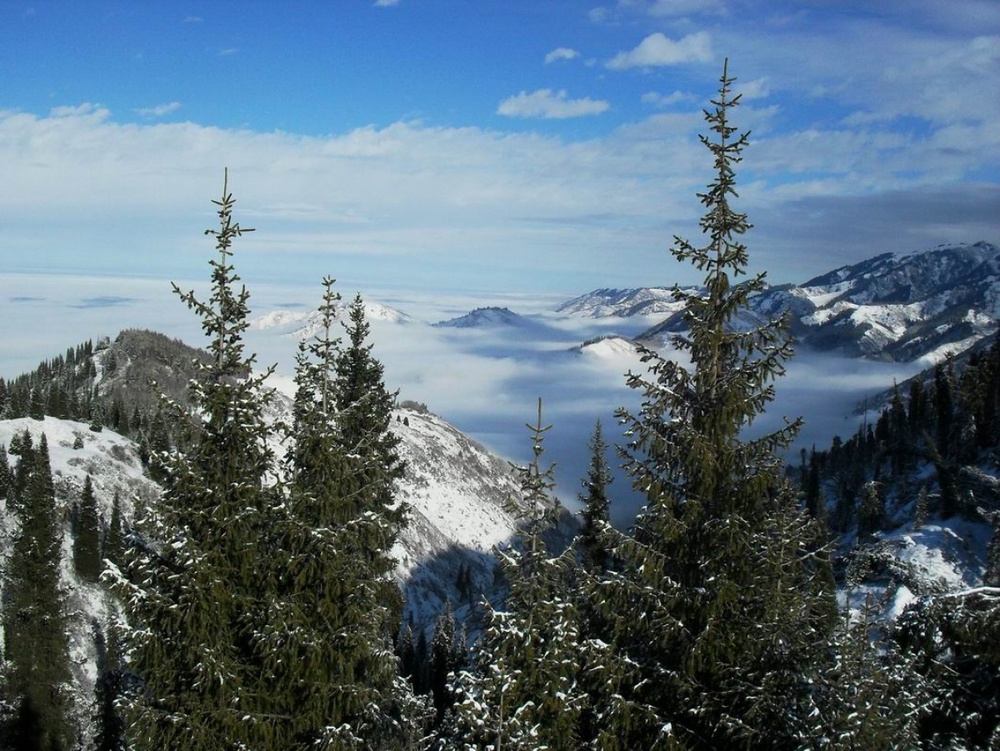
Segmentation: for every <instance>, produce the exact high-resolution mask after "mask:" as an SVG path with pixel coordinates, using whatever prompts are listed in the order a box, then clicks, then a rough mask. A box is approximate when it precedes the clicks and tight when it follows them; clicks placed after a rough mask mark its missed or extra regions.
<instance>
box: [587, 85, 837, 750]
mask: <svg viewBox="0 0 1000 751" xmlns="http://www.w3.org/2000/svg"><path fill="white" fill-rule="evenodd" d="M731 85H732V79H731V78H729V76H728V74H727V72H726V71H725V70H724V71H723V75H722V78H721V88H720V92H719V98H718V99H717V100H716V101H714V102H713V106H714V109H713V110H711V111H709V112H706V120H707V122H708V124H709V127H710V130H711V132H712V133H713V134H714V140H713V138H710V137H707V136H705V137H702V142H703V143H704V145H705V146H706V147H707V148H708V150H709V151H710V153H711V155H712V158H713V160H714V165H715V180H714V181H713V182H712V183H711V184H710V185H709V188H708V192H707V193H705V194H703V195H701V196H700V199H701V201H702V203H703V204H704V206H705V208H706V213H705V215H704V217H703V218H702V222H701V227H702V230H703V232H704V233H705V235H706V240H707V245H706V246H705V247H701V248H699V247H695V246H694V245H692V244H691V243H689V242H688V241H686V240H683V239H681V238H675V241H676V245H675V248H674V250H673V254H674V256H675V257H676V258H677V259H678V260H682V261H683V260H688V261H690V262H691V263H692V264H693V265H694V266H695V267H696V268H698V269H700V270H702V271H704V272H705V274H706V276H705V281H704V288H705V293H704V295H701V294H696V293H685V292H682V291H680V290H678V289H675V290H674V294H675V296H676V297H677V298H678V299H679V300H680V301H682V302H683V303H684V305H685V313H684V319H685V321H686V323H687V325H688V326H689V332H690V333H689V334H688V335H687V336H685V337H679V338H678V339H677V341H676V342H675V346H677V347H679V348H680V349H681V350H683V351H685V352H686V353H688V355H689V357H690V361H691V367H690V368H689V369H686V368H684V367H681V366H680V365H678V364H677V363H676V362H674V361H673V360H669V359H665V358H664V357H662V356H661V355H660V354H658V353H657V352H655V351H653V350H650V349H645V348H643V349H641V350H640V351H641V355H642V359H643V361H644V362H645V363H646V364H647V367H648V374H647V375H636V374H630V375H629V377H628V385H629V386H630V387H631V388H634V389H637V390H639V391H640V392H641V393H642V394H643V396H644V401H643V403H642V406H641V409H640V412H639V413H638V414H637V415H633V414H631V413H629V412H627V411H624V410H623V411H621V412H620V419H621V421H622V422H623V424H624V425H625V426H626V435H627V436H628V437H629V440H628V443H627V445H626V446H625V447H623V449H622V456H623V458H624V459H625V462H626V469H627V471H628V472H629V474H630V476H631V477H632V482H633V485H634V487H635V488H636V489H637V490H639V491H640V492H642V493H644V494H645V496H646V498H647V499H648V501H647V505H646V506H645V508H644V509H643V511H642V512H641V513H640V515H639V517H638V519H637V520H636V524H635V534H634V537H632V538H630V537H626V536H624V535H622V534H620V533H618V532H616V531H614V530H611V529H606V535H607V539H608V543H609V544H611V545H612V546H613V547H612V549H613V553H614V555H615V559H616V571H614V572H612V573H611V574H609V575H608V579H607V580H606V581H605V580H601V579H598V580H597V581H596V582H590V583H589V584H588V588H589V591H590V596H591V599H592V601H593V602H594V603H595V605H596V607H597V609H598V611H599V613H600V622H599V623H598V628H599V629H601V630H602V631H603V634H602V638H603V641H604V642H606V643H609V644H613V645H614V650H615V654H614V656H613V659H612V660H608V661H605V663H604V664H603V665H601V666H600V667H599V668H596V669H595V671H594V672H595V673H600V674H601V678H603V680H601V681H600V683H601V684H602V685H604V686H606V687H607V688H606V693H604V695H603V696H602V697H601V699H600V701H599V703H598V706H599V707H600V709H599V713H598V717H597V719H596V725H597V727H598V729H599V733H598V737H597V739H596V743H597V746H598V747H600V748H606V749H634V748H644V749H653V748H737V747H756V748H768V749H771V748H781V747H792V746H794V745H796V743H797V742H798V739H799V738H801V736H802V735H803V733H804V727H805V718H806V716H807V715H808V713H809V711H810V709H809V708H808V704H809V698H810V688H809V685H808V681H807V679H806V677H805V676H807V675H808V674H809V672H810V671H811V670H814V669H815V667H816V666H817V665H818V664H819V662H820V661H821V659H822V657H823V645H824V644H825V643H827V641H828V636H829V634H830V632H831V629H832V626H833V622H834V613H835V604H834V601H833V598H832V578H831V577H830V575H829V571H828V568H827V566H826V564H825V561H824V560H823V557H822V556H821V555H820V554H819V553H817V552H815V551H816V550H817V545H816V542H817V530H816V529H815V527H814V525H813V523H812V522H811V521H810V520H809V519H808V518H807V517H805V516H804V515H803V514H801V513H800V512H799V511H798V510H797V508H796V506H797V503H796V498H795V495H794V493H793V492H792V491H791V489H790V488H788V487H787V485H786V484H785V482H784V480H783V477H782V468H783V465H782V462H781V461H780V459H779V458H778V456H777V452H778V451H780V450H781V449H783V448H785V447H786V446H787V445H788V444H789V442H790V441H791V439H792V437H793V436H794V434H795V431H796V429H797V427H798V423H797V422H794V423H790V424H788V425H787V426H786V427H785V428H784V429H781V430H779V431H777V432H775V433H771V434H766V435H763V436H759V437H754V438H746V437H744V433H745V431H746V429H747V428H748V426H750V425H752V423H753V421H754V418H756V417H757V416H758V415H760V414H761V412H762V411H763V409H764V407H765V406H766V405H767V404H768V403H769V402H770V401H771V400H772V399H773V395H774V386H773V381H774V379H775V378H777V377H778V376H780V375H782V374H783V373H784V362H785V361H786V360H787V359H788V357H790V355H791V350H790V346H789V343H788V337H787V334H786V332H785V330H784V327H783V324H782V322H780V321H773V322H770V323H767V324H764V325H762V326H759V327H756V328H752V329H750V330H740V329H739V328H738V327H736V326H733V325H732V324H733V321H734V317H735V316H736V315H737V314H738V313H739V312H740V311H741V310H743V309H745V308H746V307H747V299H748V296H749V295H750V294H751V293H752V292H754V291H757V290H759V289H761V288H762V287H763V284H764V278H763V275H759V276H756V277H752V278H750V279H748V280H747V281H745V282H742V283H736V281H735V279H736V278H737V277H739V276H741V275H743V274H745V269H746V267H747V264H748V255H747V250H746V247H745V246H744V245H743V244H742V242H741V241H740V237H741V236H742V235H743V234H744V233H745V232H746V231H747V230H748V229H749V226H750V225H749V224H748V222H747V218H746V215H744V214H742V213H739V212H737V211H735V210H734V208H733V206H732V204H731V199H732V198H733V197H735V195H736V191H735V179H734V172H733V165H735V164H736V163H738V162H739V160H740V155H741V152H742V150H743V148H744V147H745V146H746V144H747V136H746V134H742V135H738V136H737V135H735V134H736V130H735V128H734V127H733V126H732V125H731V124H730V120H729V117H730V114H731V109H732V108H733V107H734V106H736V105H737V104H738V100H739V97H738V96H736V97H733V96H732V95H731Z"/></svg>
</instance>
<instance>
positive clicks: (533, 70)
mask: <svg viewBox="0 0 1000 751" xmlns="http://www.w3.org/2000/svg"><path fill="white" fill-rule="evenodd" d="M727 56H728V57H729V59H730V71H731V73H733V74H734V75H736V76H737V78H738V84H737V89H738V90H740V91H742V92H743V93H744V102H743V105H742V106H741V107H740V108H739V109H738V110H737V111H736V112H735V115H734V119H735V121H736V123H737V125H739V126H741V127H742V128H744V129H750V130H751V131H752V137H751V146H750V147H749V149H748V150H747V152H746V158H745V161H744V162H743V163H742V164H741V165H740V166H739V168H738V170H737V178H738V180H739V183H740V186H741V200H740V203H739V207H740V208H741V209H743V210H745V211H747V212H748V213H749V215H750V219H751V221H752V222H753V223H754V224H755V229H754V230H753V231H752V232H751V233H750V235H748V238H747V242H748V245H749V247H750V253H751V259H752V265H753V269H754V270H766V271H768V274H769V279H770V280H771V281H772V282H786V281H804V280H806V279H807V278H809V277H810V276H812V275H815V274H819V273H821V272H824V271H826V270H829V269H830V268H832V267H835V266H837V265H841V264H844V263H849V262H853V261H857V260H860V259H863V258H867V257H870V256H872V255H875V254H876V253H880V252H884V251H910V250H921V249H925V248H929V247H933V246H934V245H937V244H939V243H948V242H974V241H977V240H987V241H991V242H1000V125H998V123H1000V97H997V96H996V92H997V90H998V88H1000V87H998V83H1000V3H997V2H994V1H993V0H988V1H982V2H980V1H977V0H950V1H949V2H947V3H945V2H941V1H940V0H908V1H906V2H903V1H902V0H900V1H895V0H871V1H870V2H852V1H850V0H846V1H836V2H833V1H830V2H824V1H822V0H805V1H802V2H792V1H790V0H788V1H781V0H777V1H771V0H607V1H606V2H604V3H600V2H575V1H571V0H533V1H531V2H529V1H527V0H525V1H523V2H522V1H521V0H396V1H395V2H391V1H389V0H380V1H379V2H352V1H349V0H338V1H336V2H281V3H278V2H269V3H265V2H240V3H234V2H225V1H220V0H216V1H215V2H183V1H179V2H134V1H130V2H110V1H104V2H102V1H101V0H87V1H86V2H70V1H69V0H66V1H64V2H19V1H14V0H4V1H3V2H0V76H2V80H3V86H2V87H0V164H2V165H3V180H2V181H0V270H2V271H3V272H15V273H21V272H44V273H53V274H59V273H73V274H86V275H91V276H95V275H96V276H100V275H117V276H126V277H127V276H135V277H147V278H151V279H197V278H201V277H203V276H205V269H206V267H205V261H206V260H207V259H208V258H209V256H210V253H211V244H210V242H209V241H208V239H206V238H205V237H204V236H203V235H202V231H203V230H204V229H206V228H208V227H210V226H212V222H213V215H212V206H211V203H210V201H211V199H212V198H214V197H216V196H217V194H218V193H219V191H220V190H221V183H222V173H223V168H224V167H228V168H229V171H230V177H231V188H232V189H233V191H234V193H235V195H236V198H237V218H238V219H239V220H240V221H241V223H242V224H243V225H244V226H253V227H255V228H256V229H257V232H255V233H254V234H253V235H250V236H247V237H246V238H245V239H244V240H243V241H242V242H241V244H240V245H239V246H238V247H237V252H238V253H240V254H241V255H239V256H238V257H237V263H238V267H239V269H240V270H241V272H242V274H243V276H244V278H245V279H247V280H248V281H249V282H253V281H255V280H264V281H268V282H280V283H283V284H290V285H296V284H301V285H307V286H308V287H309V289H310V291H311V290H312V289H313V288H314V287H315V285H316V284H317V282H318V280H319V278H320V277H321V276H322V275H325V274H331V275H333V276H335V277H337V278H338V279H340V280H341V281H342V283H344V284H345V285H346V287H347V288H348V289H361V290H362V291H365V290H366V289H373V288H377V289H397V290H406V289H412V290H414V291H416V292H420V293H424V294H426V293H433V292H435V291H436V290H441V291H442V292H444V291H447V290H461V291H472V292H475V291H477V290H478V291H482V292H483V293H484V294H488V293H490V292H499V291H506V292H521V291H531V290H536V291H541V292H546V293H548V292H555V293H562V292H565V293H566V295H567V297H568V296H571V295H575V294H577V293H580V292H584V291H587V290H590V289H593V288H595V287H601V286H618V287H625V286H643V285H669V284H672V283H674V282H680V283H688V282H691V281H695V280H697V274H696V273H695V272H693V271H692V270H691V269H689V268H688V267H686V266H683V265H679V264H677V263H676V262H674V261H673V259H672V258H671V257H670V255H669V253H668V249H669V247H670V245H671V238H672V236H673V235H674V234H680V235H683V236H686V237H688V238H691V239H694V240H696V241H697V239H698V237H697V220H698V216H699V214H700V205H699V203H698V201H697V199H696V198H695V193H696V192H697V191H698V190H701V189H702V188H703V187H704V185H705V184H706V182H707V181H708V180H709V179H710V178H711V174H710V162H709V159H708V155H707V153H706V152H705V151H704V149H703V148H702V147H701V146H700V145H699V144H698V142H697V134H698V133H699V132H700V131H701V130H702V129H703V125H704V123H703V120H702V115H701V109H702V107H703V106H706V103H707V100H708V99H710V98H711V97H712V96H713V95H714V93H715V90H716V87H717V82H718V77H719V74H720V72H721V69H722V63H723V59H724V58H725V57H727ZM0 294H3V293H0ZM10 294H14V291H12V292H11V293H10Z"/></svg>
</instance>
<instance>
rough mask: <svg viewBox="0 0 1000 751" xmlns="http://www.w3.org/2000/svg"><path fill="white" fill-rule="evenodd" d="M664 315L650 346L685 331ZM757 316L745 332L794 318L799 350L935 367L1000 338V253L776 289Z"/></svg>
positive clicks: (615, 310) (899, 263) (653, 293)
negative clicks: (998, 334)
mask: <svg viewBox="0 0 1000 751" xmlns="http://www.w3.org/2000/svg"><path fill="white" fill-rule="evenodd" d="M662 293H663V288H648V289H638V290H603V289H599V290H595V291H594V292H591V293H589V294H588V295H583V296H581V297H578V298H575V299H574V300H570V301H568V302H566V303H564V304H563V305H561V306H560V307H559V308H558V310H560V311H562V312H566V313H569V314H573V315H583V316H591V317H593V316H608V315H619V316H621V315H640V314H645V311H646V310H648V308H641V307H635V306H630V301H632V300H653V299H660V298H661V296H662ZM619 301H621V302H620V303H619ZM659 307H660V308H661V309H662V310H663V311H664V313H666V316H667V317H666V319H665V320H664V321H662V322H661V323H659V324H657V325H656V326H653V327H652V328H650V329H648V330H647V331H645V332H644V333H643V334H642V335H640V337H638V338H639V339H640V340H647V341H653V342H662V341H664V340H665V339H666V338H667V337H669V336H670V335H671V334H676V333H680V332H682V331H684V329H685V324H684V321H683V317H682V313H681V311H680V309H679V306H678V305H676V304H674V307H671V305H669V304H667V303H665V302H663V303H660V304H659ZM750 307H751V310H750V311H747V312H746V315H747V316H748V317H747V318H746V320H737V321H736V322H735V323H734V325H735V326H736V327H737V328H743V327H746V326H749V325H752V324H753V323H754V320H755V319H764V318H770V317H774V316H777V315H780V314H782V313H786V312H787V313H788V315H789V325H790V329H791V332H792V334H793V335H794V336H795V337H796V339H797V341H798V343H799V345H802V346H806V347H809V348H812V349H814V350H818V351H824V352H836V353H838V354H843V355H846V356H849V357H862V358H868V359H874V360H891V361H896V362H913V361H915V360H919V359H921V358H926V359H927V360H928V361H929V362H934V361H937V360H940V359H943V358H944V357H945V356H947V355H949V354H958V353H960V352H962V351H964V350H966V349H967V348H968V347H970V346H971V345H973V344H975V343H976V342H977V341H979V340H981V339H983V338H985V337H987V336H989V335H990V334H991V333H993V332H994V331H996V329H997V322H996V321H997V318H998V317H1000V249H998V248H997V246H995V245H992V244H990V243H986V242H978V243H974V244H960V245H948V246H939V247H937V248H934V249H931V250H927V251H922V252H915V253H905V254H902V253H885V254H882V255H879V256H875V257H874V258H871V259H869V260H866V261H862V262H861V263H857V264H853V265H849V266H842V267H840V268H838V269H834V270H833V271H829V272H827V273H825V274H822V275H820V276H817V277H815V278H813V279H811V280H809V281H807V282H804V283H803V284H799V285H783V286H780V287H770V288H768V289H766V290H765V291H763V292H761V293H759V294H757V295H754V296H753V297H752V298H751V300H750ZM633 310H634V311H637V312H629V311H633Z"/></svg>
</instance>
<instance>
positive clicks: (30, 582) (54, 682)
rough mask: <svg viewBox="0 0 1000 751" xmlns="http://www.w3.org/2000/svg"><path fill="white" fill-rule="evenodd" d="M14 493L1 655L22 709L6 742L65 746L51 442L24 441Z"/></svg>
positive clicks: (65, 671) (64, 653)
mask: <svg viewBox="0 0 1000 751" xmlns="http://www.w3.org/2000/svg"><path fill="white" fill-rule="evenodd" d="M19 443H20V446H19V450H20V461H19V463H18V468H17V473H18V475H19V476H20V477H21V482H20V484H19V486H18V488H17V490H16V493H17V498H18V503H17V504H16V506H17V508H18V509H19V512H18V516H19V521H20V528H19V530H18V532H17V535H16V537H15V538H14V545H13V549H12V550H11V553H10V561H9V563H8V566H7V570H6V571H5V572H4V584H5V588H6V600H5V603H4V612H3V617H4V637H5V638H4V656H5V658H6V660H7V663H8V666H9V667H8V675H7V676H5V678H6V684H7V687H8V693H9V695H10V696H11V697H12V698H13V699H14V701H15V702H16V705H17V711H16V714H15V716H14V718H13V723H14V724H13V727H12V728H8V731H7V732H8V737H11V738H14V739H16V740H17V743H16V744H15V748H32V749H50V748H67V747H68V746H69V739H70V737H71V736H70V730H69V727H68V724H67V720H66V710H67V703H68V700H69V697H68V696H67V694H66V692H65V687H64V683H65V682H66V681H67V680H68V679H69V657H68V644H67V636H66V616H65V613H64V612H63V607H62V592H61V591H60V586H59V564H60V559H61V553H62V550H61V545H62V541H61V534H60V530H59V527H58V524H57V520H56V513H55V494H54V490H53V486H52V470H51V467H50V465H49V453H48V443H47V441H46V438H45V434H44V433H43V434H42V436H41V438H40V440H39V444H38V446H37V447H34V446H33V445H32V439H31V436H30V435H29V434H27V433H25V434H24V436H23V437H22V439H21V441H20V442H19Z"/></svg>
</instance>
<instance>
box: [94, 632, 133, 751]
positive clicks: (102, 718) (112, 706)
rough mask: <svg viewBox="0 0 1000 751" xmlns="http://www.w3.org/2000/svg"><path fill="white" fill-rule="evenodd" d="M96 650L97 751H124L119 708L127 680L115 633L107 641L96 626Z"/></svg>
mask: <svg viewBox="0 0 1000 751" xmlns="http://www.w3.org/2000/svg"><path fill="white" fill-rule="evenodd" d="M94 646H95V651H96V653H97V681H96V682H95V684H94V693H95V695H96V696H95V698H96V704H97V714H96V716H95V718H94V720H95V726H96V733H95V736H94V751H125V749H126V739H125V721H124V719H123V718H122V716H121V714H120V713H119V711H118V707H117V701H118V699H119V698H120V697H121V696H122V694H123V693H124V681H125V679H124V672H123V670H122V665H121V660H120V656H119V654H118V648H117V644H116V637H115V634H114V632H112V633H111V634H110V639H105V636H104V633H103V631H102V630H101V629H100V628H99V627H98V626H96V625H95V629H94Z"/></svg>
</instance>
